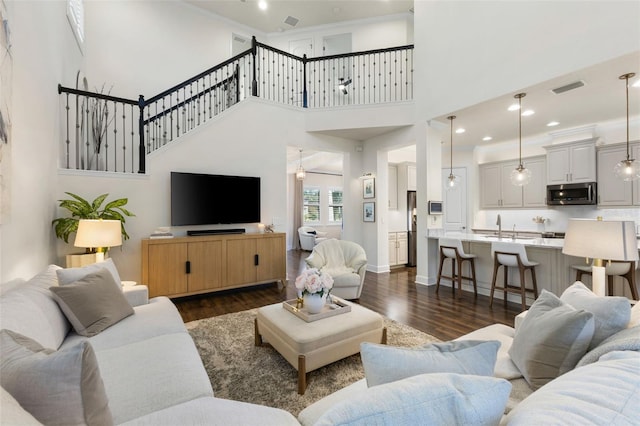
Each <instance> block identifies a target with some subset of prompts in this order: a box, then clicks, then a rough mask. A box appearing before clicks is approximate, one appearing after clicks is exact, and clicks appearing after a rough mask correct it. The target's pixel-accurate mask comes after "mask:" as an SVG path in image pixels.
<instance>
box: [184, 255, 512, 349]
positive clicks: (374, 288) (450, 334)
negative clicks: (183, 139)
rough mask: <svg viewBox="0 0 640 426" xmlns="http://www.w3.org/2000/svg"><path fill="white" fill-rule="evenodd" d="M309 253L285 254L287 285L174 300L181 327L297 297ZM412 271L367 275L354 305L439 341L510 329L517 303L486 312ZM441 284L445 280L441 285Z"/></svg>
mask: <svg viewBox="0 0 640 426" xmlns="http://www.w3.org/2000/svg"><path fill="white" fill-rule="evenodd" d="M308 255H309V252H305V251H301V250H291V251H289V252H288V253H287V269H288V277H289V285H287V286H286V287H284V288H282V286H278V285H277V284H266V285H262V286H256V287H251V288H245V289H240V290H230V291H225V292H218V293H210V294H207V295H200V296H192V297H187V298H181V299H174V302H175V304H176V306H177V307H178V311H179V312H180V315H182V319H183V320H184V321H185V322H189V321H194V320H197V319H201V318H209V317H212V316H217V315H224V314H228V313H232V312H239V311H243V310H246V309H252V308H258V307H260V306H265V305H269V304H272V303H278V302H282V301H284V300H287V299H292V298H295V297H296V290H295V286H294V284H293V281H294V280H295V277H297V276H298V275H299V274H300V272H301V271H302V270H303V269H304V268H305V263H304V259H305V258H306V257H307V256H308ZM415 277H416V269H415V268H397V269H393V270H392V271H391V272H389V273H384V274H374V273H370V272H368V273H367V274H366V276H365V284H364V288H363V290H362V296H361V298H360V300H359V301H358V303H360V304H361V305H362V306H365V307H367V308H369V309H372V310H374V311H376V312H378V313H380V314H382V315H385V316H387V317H389V318H391V319H393V320H396V321H398V322H401V323H403V324H407V325H409V326H411V327H413V328H416V329H418V330H422V331H424V332H425V333H429V334H431V335H433V336H435V337H437V338H439V339H442V340H450V339H454V338H457V337H460V336H461V335H463V334H466V333H469V332H470V331H473V330H476V329H478V328H481V327H484V326H486V325H490V324H494V323H501V324H507V325H513V319H514V317H515V316H516V315H517V314H518V313H519V312H520V306H519V305H518V304H512V303H509V304H508V305H507V307H504V305H503V303H502V302H500V303H494V304H493V307H491V308H490V307H489V298H488V297H487V296H481V295H480V296H478V297H477V298H475V297H474V295H473V293H470V292H465V293H464V294H463V295H462V296H461V297H458V298H456V297H454V296H453V293H452V291H451V288H450V287H446V286H442V285H441V287H440V291H439V293H438V294H436V288H435V286H424V285H420V284H416V283H415ZM443 283H444V281H443Z"/></svg>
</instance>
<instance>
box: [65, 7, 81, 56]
mask: <svg viewBox="0 0 640 426" xmlns="http://www.w3.org/2000/svg"><path fill="white" fill-rule="evenodd" d="M67 18H68V19H69V24H71V30H72V31H73V35H74V36H75V37H76V41H77V42H78V46H79V47H80V51H82V46H83V44H84V4H83V0H68V1H67Z"/></svg>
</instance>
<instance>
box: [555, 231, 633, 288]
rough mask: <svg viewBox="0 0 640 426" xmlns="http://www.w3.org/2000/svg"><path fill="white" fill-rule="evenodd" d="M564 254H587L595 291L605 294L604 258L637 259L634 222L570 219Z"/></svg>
mask: <svg viewBox="0 0 640 426" xmlns="http://www.w3.org/2000/svg"><path fill="white" fill-rule="evenodd" d="M562 253H563V254H567V255H569V256H576V257H584V258H586V260H587V263H589V258H591V259H593V264H592V266H591V277H592V290H593V292H594V293H595V294H597V295H598V296H605V295H606V292H605V283H606V276H605V268H604V261H611V260H622V261H636V262H637V261H638V241H637V240H636V230H635V222H633V221H623V220H601V219H598V220H594V219H569V225H568V227H567V230H566V232H565V237H564V246H563V247H562Z"/></svg>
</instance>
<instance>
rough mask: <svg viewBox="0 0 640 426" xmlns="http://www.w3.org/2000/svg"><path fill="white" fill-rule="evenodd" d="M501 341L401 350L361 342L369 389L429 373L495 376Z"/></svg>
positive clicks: (445, 343)
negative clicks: (494, 370) (494, 371)
mask: <svg viewBox="0 0 640 426" xmlns="http://www.w3.org/2000/svg"><path fill="white" fill-rule="evenodd" d="M499 348H500V342H498V341H496V340H492V341H480V340H464V341H453V342H442V343H431V344H428V345H426V346H422V347H417V348H400V347H394V346H386V345H379V344H376V343H366V342H365V343H361V344H360V356H361V358H362V365H363V367H364V374H365V377H366V378H367V385H368V386H369V387H372V386H378V385H382V384H384V383H389V382H394V381H396V380H401V379H404V378H407V377H411V376H417V375H418V374H425V373H458V374H474V375H478V376H492V375H493V369H494V367H495V365H496V358H497V356H498V349H499Z"/></svg>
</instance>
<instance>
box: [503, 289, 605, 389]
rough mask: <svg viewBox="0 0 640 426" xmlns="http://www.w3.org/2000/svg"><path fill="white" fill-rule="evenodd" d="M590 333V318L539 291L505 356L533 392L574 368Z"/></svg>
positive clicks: (583, 350) (585, 350) (550, 295)
mask: <svg viewBox="0 0 640 426" xmlns="http://www.w3.org/2000/svg"><path fill="white" fill-rule="evenodd" d="M593 331H594V321H593V314H591V313H590V312H586V311H582V310H580V311H577V310H575V309H573V308H572V307H571V306H569V305H567V304H565V303H563V302H562V301H561V300H560V299H559V298H558V297H557V296H556V295H554V294H553V293H551V292H549V291H547V290H542V293H541V294H540V296H539V297H538V299H536V301H535V302H533V304H532V305H531V308H530V309H529V311H528V312H527V316H526V317H524V320H523V321H522V324H521V325H520V327H518V330H517V331H516V334H515V336H514V338H513V343H512V345H511V349H509V355H510V356H511V360H512V361H513V363H514V364H515V365H516V367H518V370H520V372H521V373H522V375H523V376H524V378H525V380H526V381H527V383H529V385H530V386H531V387H532V388H533V389H534V390H535V389H538V388H540V387H541V386H543V385H544V384H546V383H548V382H550V381H551V380H553V379H554V378H556V377H558V376H560V375H562V374H564V373H566V372H567V371H569V370H571V369H573V368H574V367H575V365H576V364H577V363H578V361H579V360H580V358H582V356H583V355H584V354H585V353H586V352H587V349H588V348H589V344H590V343H591V338H592V337H593Z"/></svg>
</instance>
